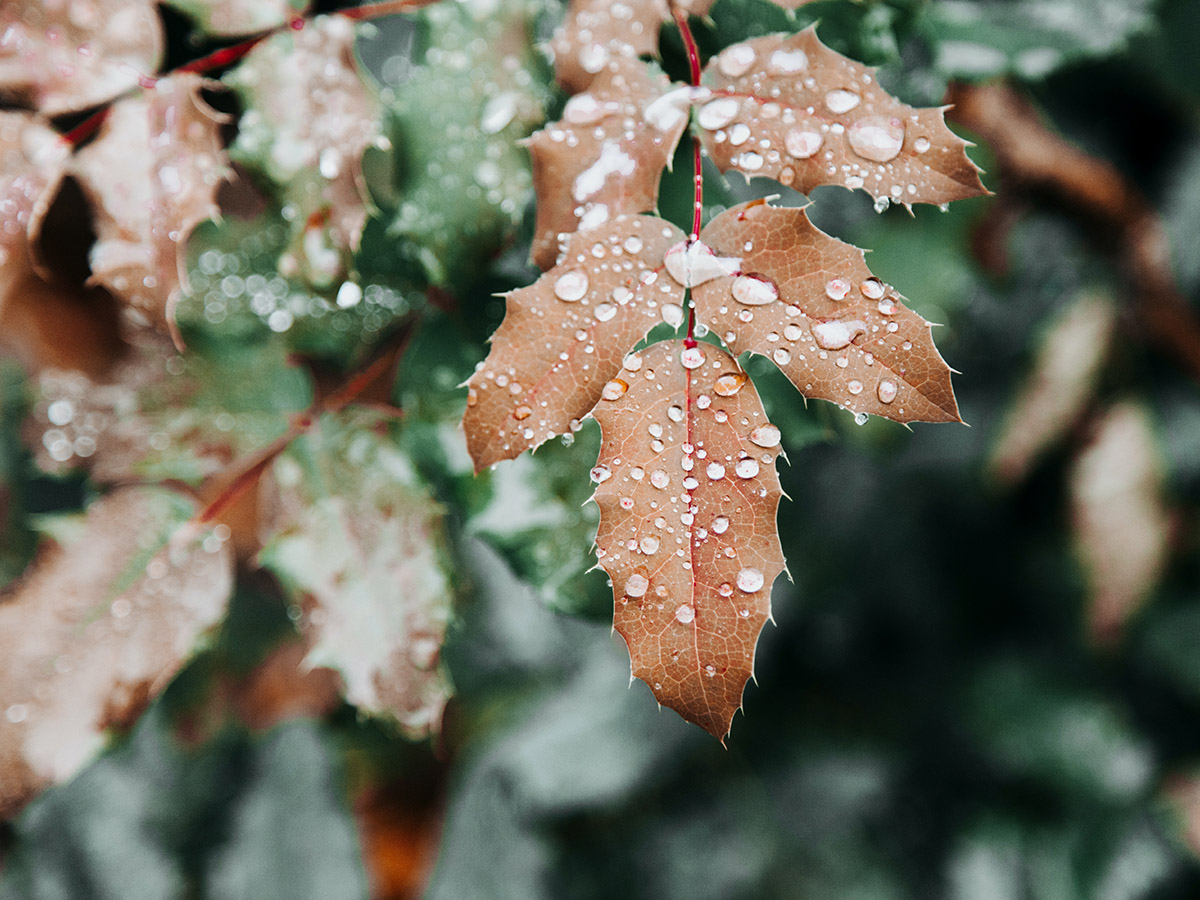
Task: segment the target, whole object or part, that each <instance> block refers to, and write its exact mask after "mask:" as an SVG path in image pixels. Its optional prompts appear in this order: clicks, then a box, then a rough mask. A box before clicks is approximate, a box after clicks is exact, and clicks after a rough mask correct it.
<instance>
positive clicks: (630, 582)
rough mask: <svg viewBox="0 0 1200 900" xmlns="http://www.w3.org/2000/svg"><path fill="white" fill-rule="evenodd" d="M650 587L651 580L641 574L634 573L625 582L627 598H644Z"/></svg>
mask: <svg viewBox="0 0 1200 900" xmlns="http://www.w3.org/2000/svg"><path fill="white" fill-rule="evenodd" d="M649 587H650V579H649V578H647V577H646V576H645V575H643V574H641V573H640V572H634V573H633V574H632V575H630V576H629V578H628V579H627V580H626V581H625V596H626V597H644V596H646V590H647V589H648V588H649Z"/></svg>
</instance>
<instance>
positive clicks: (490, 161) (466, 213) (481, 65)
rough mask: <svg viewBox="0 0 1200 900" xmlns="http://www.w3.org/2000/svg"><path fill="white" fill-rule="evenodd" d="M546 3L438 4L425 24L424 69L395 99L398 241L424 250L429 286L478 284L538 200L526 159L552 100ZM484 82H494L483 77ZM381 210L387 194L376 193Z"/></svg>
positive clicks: (394, 227) (393, 228) (393, 220)
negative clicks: (542, 22) (539, 23)
mask: <svg viewBox="0 0 1200 900" xmlns="http://www.w3.org/2000/svg"><path fill="white" fill-rule="evenodd" d="M539 7H540V4H538V3H534V2H532V0H499V2H497V3H438V4H435V5H433V6H431V7H429V8H428V9H426V10H424V11H423V12H422V13H421V16H420V21H421V22H422V23H423V26H424V28H425V34H426V35H427V40H426V42H425V49H424V62H423V64H422V65H419V66H417V67H415V68H414V69H413V70H412V73H411V75H410V77H409V78H407V79H406V80H405V81H404V82H403V83H401V84H399V85H397V86H396V87H395V88H393V89H392V93H393V96H394V99H393V100H392V102H391V107H392V113H391V122H392V126H391V128H390V130H389V135H390V137H391V139H392V142H393V144H395V146H396V148H397V159H396V162H395V165H394V169H393V178H394V179H395V190H396V191H397V193H398V196H399V197H400V198H401V202H400V204H399V206H398V207H396V208H394V209H386V210H384V211H383V212H382V213H381V215H382V216H383V217H384V219H385V221H387V223H388V229H387V231H388V234H389V236H391V237H392V238H393V239H396V240H401V241H406V242H411V243H412V244H413V245H414V246H415V247H417V248H419V254H420V259H421V262H422V264H423V266H424V268H425V270H426V272H427V273H428V277H429V280H430V281H431V282H433V283H434V284H437V285H444V286H446V287H449V288H450V289H452V290H461V289H462V288H464V287H465V286H466V285H468V284H470V283H471V282H472V281H473V279H474V278H475V277H476V276H477V275H478V273H479V272H480V271H482V269H483V268H484V267H485V266H486V265H487V263H488V261H489V260H490V258H491V257H492V256H493V255H494V254H495V253H496V252H497V250H499V249H500V247H501V246H502V245H503V244H504V242H505V241H507V240H508V239H509V238H510V237H511V236H512V234H513V231H514V229H515V227H516V225H517V223H519V222H520V219H521V216H522V214H523V212H524V210H525V206H526V204H527V203H528V202H529V200H530V198H531V197H532V179H531V176H530V171H529V157H528V153H527V151H526V150H525V149H524V148H522V147H520V146H518V145H517V144H516V141H517V140H518V139H520V138H523V137H526V136H528V135H529V134H530V133H531V132H532V131H533V130H534V129H535V128H537V127H538V126H539V125H541V123H542V120H543V117H544V115H545V112H544V110H545V107H546V104H547V103H548V102H549V99H550V91H549V86H548V84H547V73H546V72H545V71H544V68H543V65H542V63H541V61H540V60H539V58H538V55H537V53H536V50H535V47H534V40H533V22H534V17H535V16H536V14H537V12H538V10H539ZM484 73H486V74H484ZM376 193H377V194H380V195H381V196H379V197H378V198H377V199H379V200H380V201H381V202H382V195H383V194H386V193H389V191H387V190H385V191H382V192H376Z"/></svg>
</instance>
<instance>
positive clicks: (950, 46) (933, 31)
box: [920, 0, 1153, 79]
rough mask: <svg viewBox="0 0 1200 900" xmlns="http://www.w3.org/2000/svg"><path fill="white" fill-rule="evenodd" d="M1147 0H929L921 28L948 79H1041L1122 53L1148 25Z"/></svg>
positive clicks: (935, 60) (1149, 6)
mask: <svg viewBox="0 0 1200 900" xmlns="http://www.w3.org/2000/svg"><path fill="white" fill-rule="evenodd" d="M1152 6H1153V4H1152V3H1151V2H1150V0H936V2H933V3H930V4H929V5H928V6H927V7H926V11H925V16H924V18H923V19H922V20H921V22H920V27H921V30H922V31H923V32H924V34H925V36H926V39H927V40H929V42H930V43H931V44H932V45H933V48H934V65H935V67H936V68H937V69H938V70H939V72H941V73H942V74H943V75H945V76H947V77H951V78H970V79H981V78H990V77H993V76H996V75H1002V74H1012V75H1017V76H1019V77H1021V78H1030V79H1035V78H1041V77H1042V76H1044V75H1047V74H1049V73H1050V72H1053V71H1054V70H1055V69H1058V68H1061V67H1062V66H1064V65H1067V64H1068V63H1071V62H1075V61H1076V60H1080V59H1086V58H1088V57H1094V56H1104V55H1107V54H1110V53H1114V52H1117V51H1119V50H1120V49H1121V48H1123V47H1124V46H1125V44H1126V42H1127V41H1128V40H1129V38H1130V37H1132V36H1133V35H1135V34H1137V33H1139V32H1141V31H1143V30H1145V29H1147V28H1149V27H1150V25H1151V23H1152V21H1153V19H1152V17H1151V7H1152Z"/></svg>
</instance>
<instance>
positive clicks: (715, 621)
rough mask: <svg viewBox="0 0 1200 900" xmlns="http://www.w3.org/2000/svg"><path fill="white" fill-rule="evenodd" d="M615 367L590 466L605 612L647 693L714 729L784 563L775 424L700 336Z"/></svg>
mask: <svg viewBox="0 0 1200 900" xmlns="http://www.w3.org/2000/svg"><path fill="white" fill-rule="evenodd" d="M619 377H620V381H619V382H618V383H619V384H622V385H628V387H627V388H622V389H621V390H614V391H612V392H610V393H606V395H605V396H606V397H611V399H606V400H602V401H601V402H600V404H599V405H598V406H597V407H596V410H595V416H596V419H597V421H599V423H600V427H601V429H602V434H603V444H602V446H601V451H600V459H599V461H598V462H597V465H596V468H595V470H593V480H595V481H597V482H598V487H597V488H596V496H595V499H596V503H597V504H598V505H599V507H600V527H599V530H598V533H597V535H596V545H597V551H596V555H597V556H598V557H599V560H600V565H601V566H602V567H603V568H604V570H605V571H606V572H608V574H609V576H610V577H611V578H612V582H613V596H614V599H615V603H616V612H615V616H614V620H613V623H614V626H615V628H616V630H617V631H619V632H620V633H621V636H622V637H624V638H625V642H626V644H628V646H629V655H630V658H631V659H632V662H633V674H634V675H635V676H637V677H638V678H641V679H642V680H643V681H645V682H646V683H647V684H648V685H650V688H651V689H652V690H653V691H654V695H655V696H656V697H657V698H658V700H659V702H661V703H663V704H666V705H667V706H670V707H671V708H672V709H674V710H676V711H677V712H678V713H679V714H680V715H682V716H683V717H684V718H685V719H688V720H689V721H692V722H695V723H696V724H698V725H700V726H701V727H703V728H705V729H706V730H708V731H709V732H711V733H712V734H713V735H715V736H716V737H718V738H724V736H725V735H726V734H728V733H729V728H730V723H731V722H732V719H733V714H734V713H735V712H736V711H737V710H738V708H739V707H740V706H741V702H742V691H743V689H744V688H745V685H746V681H747V680H748V679H749V678H750V676H751V675H752V674H753V669H754V648H755V644H756V643H757V641H758V635H759V632H761V631H762V628H763V625H764V623H765V622H766V620H767V619H768V617H769V616H770V597H771V585H772V584H773V583H774V581H775V577H776V576H777V575H778V574H779V573H780V572H781V571H783V568H784V561H783V552H782V550H781V548H780V544H779V537H778V534H777V531H776V525H775V514H776V510H777V509H778V507H779V500H780V497H781V496H782V491H781V490H780V486H779V478H778V476H777V475H776V473H775V459H776V457H777V456H778V455H779V452H780V449H779V429H777V428H776V427H775V426H774V425H771V424H770V423H769V422H768V421H767V418H766V413H765V412H764V411H763V407H762V403H761V401H760V400H759V398H758V394H757V392H756V391H755V389H754V385H753V383H752V382H751V381H750V380H749V378H748V377H747V375H746V373H745V372H743V371H742V369H741V367H740V366H739V365H738V364H737V361H736V360H735V359H734V358H733V357H731V356H729V354H727V353H725V352H724V351H723V350H721V349H719V348H718V347H716V346H714V345H712V344H699V345H698V346H695V347H692V348H690V349H689V348H687V347H686V345H685V343H684V342H682V341H664V342H662V343H658V344H653V345H651V346H650V347H648V348H647V349H646V350H644V351H642V352H641V353H638V354H631V356H630V357H629V358H628V359H627V360H626V362H625V366H624V368H623V370H622V372H621V374H620V376H619Z"/></svg>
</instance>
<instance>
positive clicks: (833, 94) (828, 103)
mask: <svg viewBox="0 0 1200 900" xmlns="http://www.w3.org/2000/svg"><path fill="white" fill-rule="evenodd" d="M861 102H862V97H860V96H858V94H856V93H855V92H854V91H846V90H842V89H840V88H839V89H837V90H833V91H829V92H828V93H826V94H825V107H826V109H828V110H829V111H830V112H831V113H833V114H834V115H838V116H840V115H841V114H842V113H848V112H850V110H852V109H854V107H856V106H858V104H859V103H861Z"/></svg>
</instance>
